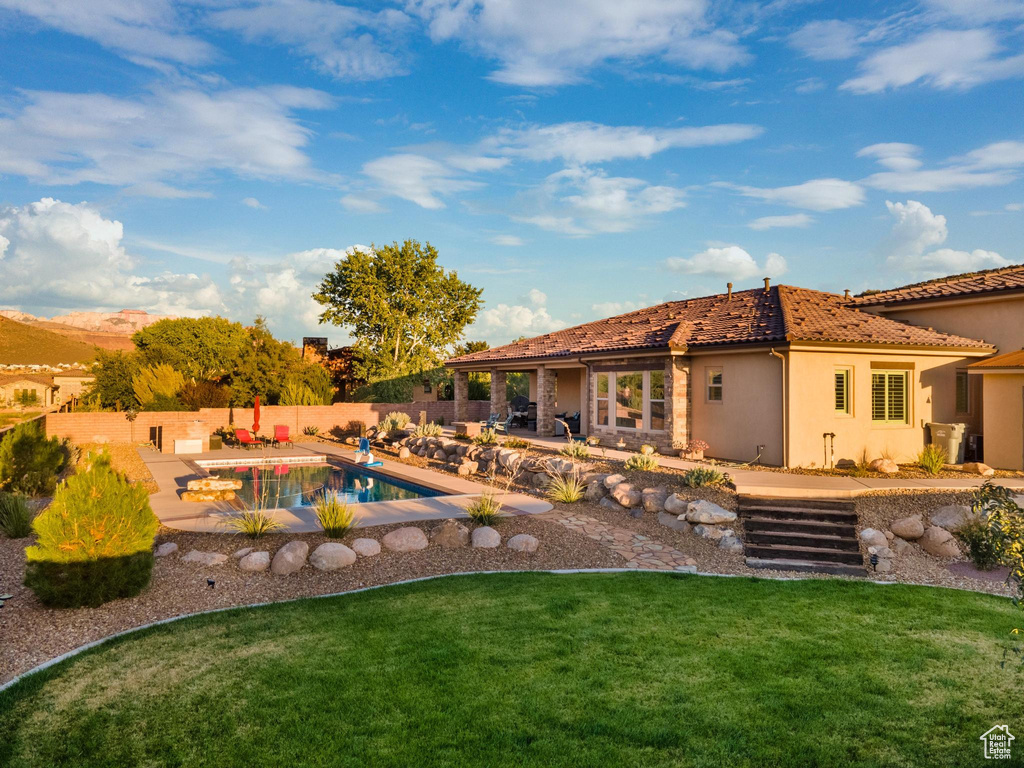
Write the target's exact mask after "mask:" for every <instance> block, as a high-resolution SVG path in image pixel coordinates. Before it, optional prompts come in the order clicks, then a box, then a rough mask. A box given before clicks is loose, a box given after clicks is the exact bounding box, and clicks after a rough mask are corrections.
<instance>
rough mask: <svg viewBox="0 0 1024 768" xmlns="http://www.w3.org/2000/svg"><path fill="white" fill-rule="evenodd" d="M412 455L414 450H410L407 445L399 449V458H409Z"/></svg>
mask: <svg viewBox="0 0 1024 768" xmlns="http://www.w3.org/2000/svg"><path fill="white" fill-rule="evenodd" d="M410 456H412V451H411V450H409V449H408V448H406V447H405V446H402V447H401V448H400V449H399V451H398V458H400V459H408V458H409V457H410Z"/></svg>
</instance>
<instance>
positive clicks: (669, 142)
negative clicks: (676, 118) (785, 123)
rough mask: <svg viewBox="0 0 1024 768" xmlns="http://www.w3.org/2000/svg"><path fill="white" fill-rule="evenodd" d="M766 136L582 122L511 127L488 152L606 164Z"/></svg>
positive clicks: (732, 126) (744, 129)
mask: <svg viewBox="0 0 1024 768" xmlns="http://www.w3.org/2000/svg"><path fill="white" fill-rule="evenodd" d="M763 132H764V129H763V128H762V127H761V126H758V125H746V124H741V123H740V124H738V123H726V124H722V125H705V126H687V127H683V128H645V127H642V126H631V125H622V126H613V125H602V124H600V123H591V122H578V123H558V124H556V125H535V126H529V127H526V128H515V129H513V128H507V129H504V130H502V131H500V132H499V133H498V134H497V135H495V136H493V137H491V138H489V139H487V140H485V141H484V142H483V143H482V146H483V147H484V149H485V150H487V151H490V152H495V153H499V154H503V155H510V156H513V157H523V158H526V159H528V160H535V161H546V160H558V159H560V160H564V161H566V162H568V163H584V164H586V163H601V162H607V161H609V160H619V159H625V158H638V157H643V158H649V157H651V156H652V155H654V154H656V153H658V152H663V151H665V150H666V149H672V148H675V147H709V146H719V145H723V144H735V143H736V142H740V141H746V140H748V139H753V138H756V137H757V136H760V135H761V134H762V133H763Z"/></svg>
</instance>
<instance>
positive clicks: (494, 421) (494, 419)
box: [480, 413, 501, 432]
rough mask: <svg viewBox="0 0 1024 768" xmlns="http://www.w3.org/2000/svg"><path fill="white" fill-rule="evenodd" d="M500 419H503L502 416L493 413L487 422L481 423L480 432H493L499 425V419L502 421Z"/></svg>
mask: <svg viewBox="0 0 1024 768" xmlns="http://www.w3.org/2000/svg"><path fill="white" fill-rule="evenodd" d="M500 418H501V415H500V414H497V413H492V414H491V415H490V417H488V419H487V421H481V422H480V430H481V431H483V430H485V429H487V430H490V431H491V432H493V431H494V428H495V425H496V424H497V423H498V419H500Z"/></svg>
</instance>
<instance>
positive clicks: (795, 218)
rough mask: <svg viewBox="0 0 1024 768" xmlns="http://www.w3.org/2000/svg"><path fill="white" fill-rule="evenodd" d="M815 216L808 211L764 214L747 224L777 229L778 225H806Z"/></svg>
mask: <svg viewBox="0 0 1024 768" xmlns="http://www.w3.org/2000/svg"><path fill="white" fill-rule="evenodd" d="M812 223H814V218H813V217H811V216H808V215H807V214H806V213H792V214H789V215H788V216H762V217H761V218H759V219H754V220H753V221H752V222H750V223H749V224H747V226H748V227H750V228H751V229H775V228H776V227H806V226H809V225H810V224H812Z"/></svg>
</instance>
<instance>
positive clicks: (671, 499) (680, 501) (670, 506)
mask: <svg viewBox="0 0 1024 768" xmlns="http://www.w3.org/2000/svg"><path fill="white" fill-rule="evenodd" d="M689 505H690V500H689V499H684V498H682V497H680V496H679V494H678V493H673V494H670V495H669V496H668V498H666V499H665V511H666V512H668V513H669V514H670V515H685V514H686V508H687V507H688V506H689Z"/></svg>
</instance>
